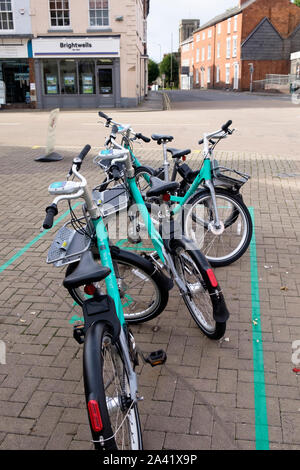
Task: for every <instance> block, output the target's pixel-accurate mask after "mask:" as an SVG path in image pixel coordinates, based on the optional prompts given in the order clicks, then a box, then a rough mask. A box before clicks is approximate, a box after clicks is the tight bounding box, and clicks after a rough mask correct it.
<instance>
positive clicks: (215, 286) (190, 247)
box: [169, 236, 230, 323]
mask: <svg viewBox="0 0 300 470" xmlns="http://www.w3.org/2000/svg"><path fill="white" fill-rule="evenodd" d="M176 242H177V243H178V242H179V243H181V244H182V246H184V248H185V249H186V250H187V251H188V252H192V253H193V257H195V258H196V259H197V264H198V267H199V270H200V273H201V275H202V278H203V281H204V283H205V287H206V288H207V290H208V292H209V295H210V297H211V301H212V304H213V317H214V320H215V321H216V322H218V323H225V322H226V321H227V320H228V318H229V315H230V314H229V311H228V309H227V306H226V303H225V299H224V296H223V293H222V290H221V287H220V285H219V283H218V281H217V279H216V277H215V274H214V271H213V270H212V267H211V265H210V263H209V261H208V260H207V258H206V256H205V255H204V254H203V253H202V252H201V251H200V250H199V248H198V247H197V245H196V244H195V243H194V242H193V241H191V240H189V239H188V238H186V237H185V236H182V238H181V240H176V239H173V240H170V243H169V246H170V248H171V250H172V249H175V247H176Z"/></svg>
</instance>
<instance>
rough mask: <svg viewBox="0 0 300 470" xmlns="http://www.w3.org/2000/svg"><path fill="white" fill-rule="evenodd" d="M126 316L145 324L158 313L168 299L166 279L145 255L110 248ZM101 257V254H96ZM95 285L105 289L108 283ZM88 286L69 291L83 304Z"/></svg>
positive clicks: (129, 320) (96, 257)
mask: <svg viewBox="0 0 300 470" xmlns="http://www.w3.org/2000/svg"><path fill="white" fill-rule="evenodd" d="M111 255H112V259H113V263H114V268H115V273H116V277H117V282H118V285H119V290H120V297H121V300H122V304H123V310H124V316H125V320H126V321H127V323H142V322H145V321H149V320H152V319H153V318H155V317H156V316H158V315H159V314H160V313H161V312H162V311H163V310H164V309H165V307H166V305H167V303H168V300H169V290H168V287H167V286H166V278H165V277H164V276H163V275H162V274H161V273H160V272H159V271H158V270H156V269H155V268H154V266H153V264H152V263H151V262H150V261H149V260H147V259H145V258H144V257H142V256H138V255H136V254H135V253H131V252H129V251H126V250H118V249H117V250H114V249H112V250H111ZM94 256H95V259H99V255H94ZM76 266H77V263H72V264H69V265H68V268H67V271H66V276H68V275H69V274H71V273H72V272H73V271H74V269H75V268H76ZM94 286H95V287H96V288H100V289H101V288H103V289H105V283H101V285H100V283H95V284H94ZM84 288H85V286H82V287H77V288H70V289H69V294H70V295H71V297H72V298H73V299H74V300H75V302H76V303H77V304H78V305H80V306H82V303H83V301H84V300H85V299H86V298H87V294H86V292H85V289H84Z"/></svg>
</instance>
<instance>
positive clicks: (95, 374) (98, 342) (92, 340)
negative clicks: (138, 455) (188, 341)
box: [43, 146, 166, 450]
mask: <svg viewBox="0 0 300 470" xmlns="http://www.w3.org/2000/svg"><path fill="white" fill-rule="evenodd" d="M90 148H91V147H90V146H86V147H85V148H84V149H83V150H82V152H81V153H80V154H79V155H78V157H76V158H74V160H73V163H72V167H71V169H70V172H69V174H68V177H67V180H66V181H62V182H55V183H52V184H51V185H50V186H49V188H48V190H49V193H50V194H51V195H54V196H55V199H54V200H53V202H52V204H51V205H50V206H48V207H47V208H46V218H45V220H44V223H43V227H44V229H47V230H48V229H50V228H51V227H52V226H53V221H54V217H55V216H56V215H57V213H58V209H57V205H58V203H59V202H61V201H63V200H67V201H68V202H69V204H70V201H71V200H75V199H78V198H82V199H83V201H84V206H83V211H84V214H85V218H86V220H87V226H88V227H89V230H93V231H94V232H95V237H96V240H97V248H98V253H99V258H100V259H101V265H100V264H98V263H97V262H96V261H95V260H94V256H93V254H92V251H91V249H89V248H88V249H84V250H82V251H81V253H80V261H79V262H77V263H76V266H75V267H74V269H73V270H72V272H70V273H67V275H66V276H65V278H64V281H63V285H64V287H65V288H66V289H68V290H69V291H70V289H76V288H79V287H80V286H83V285H87V286H93V285H94V284H93V283H98V282H101V281H103V280H105V283H106V290H107V294H104V295H103V294H102V293H101V292H100V291H99V290H98V289H94V291H93V292H91V291H90V292H89V293H90V298H88V299H85V300H84V301H83V302H82V309H83V316H84V322H83V324H81V325H76V326H75V327H74V332H73V336H74V338H75V339H76V341H77V342H78V343H79V344H82V343H84V348H83V377H84V390H85V397H86V406H87V412H88V418H89V424H90V428H91V433H92V441H93V443H94V447H95V449H97V450H115V449H122V450H125V449H132V450H140V449H142V434H141V425H140V419H139V412H138V401H139V400H140V399H141V398H140V397H139V395H138V385H137V377H136V373H135V366H136V365H137V364H138V355H141V356H142V358H143V360H144V361H145V362H149V363H150V364H151V365H152V366H155V365H158V364H163V363H164V362H165V360H166V354H165V353H164V351H162V350H160V351H156V352H154V353H151V354H150V355H149V356H148V357H147V358H145V357H144V356H143V354H142V353H141V351H138V348H137V347H136V345H135V341H134V337H133V334H132V332H131V331H130V329H129V328H128V327H127V324H126V322H125V319H124V312H123V306H122V300H121V297H120V293H119V286H118V282H117V278H116V275H115V272H114V262H113V259H112V256H111V247H110V244H109V236H108V232H107V230H106V227H105V224H104V222H103V217H102V214H101V210H100V208H99V206H98V205H97V204H96V203H95V201H94V199H93V195H92V192H91V191H90V190H89V188H88V186H87V181H86V179H85V178H84V176H83V175H82V174H80V169H81V165H82V162H83V160H84V158H85V156H86V155H87V153H88V152H89V150H90ZM123 155H124V151H119V153H118V154H116V155H115V158H117V157H118V156H119V158H120V157H123ZM70 177H73V181H70ZM74 178H77V179H78V180H79V182H78V181H74ZM88 233H89V232H88V231H87V232H86V234H88ZM56 240H57V238H56ZM61 245H62V248H60V249H65V248H66V247H65V245H64V243H62V244H61ZM52 248H53V247H52ZM50 251H51V249H50ZM74 255H75V256H74ZM76 256H78V253H74V252H73V259H74V257H75V258H76ZM48 257H49V255H48ZM61 261H62V260H61ZM48 262H51V260H49V259H48Z"/></svg>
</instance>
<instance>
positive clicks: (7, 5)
mask: <svg viewBox="0 0 300 470" xmlns="http://www.w3.org/2000/svg"><path fill="white" fill-rule="evenodd" d="M1 29H2V30H3V29H14V21H13V12H12V6H11V0H0V30H1Z"/></svg>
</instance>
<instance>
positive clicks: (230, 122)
mask: <svg viewBox="0 0 300 470" xmlns="http://www.w3.org/2000/svg"><path fill="white" fill-rule="evenodd" d="M231 124H232V121H231V119H230V120H229V121H227V122H226V124H224V125H223V126H222V131H224V132H227V131H228V129H229V127H230V126H231Z"/></svg>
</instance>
